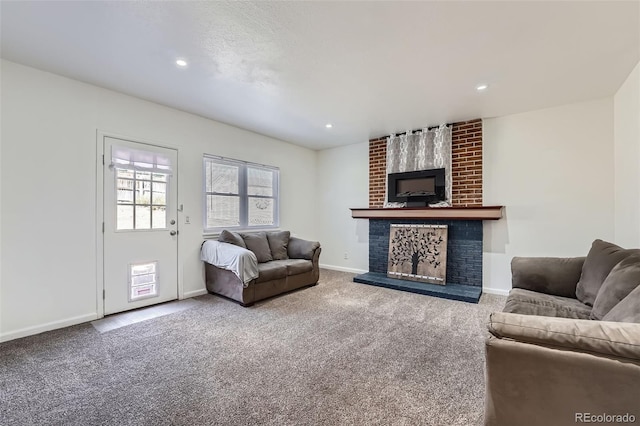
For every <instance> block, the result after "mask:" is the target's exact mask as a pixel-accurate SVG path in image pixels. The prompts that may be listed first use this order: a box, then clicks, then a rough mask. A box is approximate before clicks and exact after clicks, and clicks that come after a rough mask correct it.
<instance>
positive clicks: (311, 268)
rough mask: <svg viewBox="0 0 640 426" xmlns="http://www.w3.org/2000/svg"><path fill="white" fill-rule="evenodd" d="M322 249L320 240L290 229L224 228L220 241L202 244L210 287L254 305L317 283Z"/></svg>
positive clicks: (203, 258)
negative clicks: (294, 234) (250, 230)
mask: <svg viewBox="0 0 640 426" xmlns="http://www.w3.org/2000/svg"><path fill="white" fill-rule="evenodd" d="M320 252H321V247H320V243H318V242H317V241H307V240H304V239H301V238H296V237H291V235H290V232H289V231H279V232H256V233H235V232H230V231H226V230H225V231H222V233H221V234H220V237H219V238H218V241H205V242H204V244H203V246H202V250H201V258H202V260H203V261H204V262H205V277H206V285H207V290H208V291H209V292H210V293H213V294H217V295H220V296H223V297H226V298H229V299H232V300H235V301H237V302H238V303H240V304H241V305H242V306H251V305H253V304H254V303H255V302H257V301H260V300H263V299H266V298H269V297H273V296H277V295H280V294H283V293H286V292H289V291H292V290H296V289H299V288H303V287H308V286H313V285H316V284H317V283H318V279H319V277H320V266H319V259H320Z"/></svg>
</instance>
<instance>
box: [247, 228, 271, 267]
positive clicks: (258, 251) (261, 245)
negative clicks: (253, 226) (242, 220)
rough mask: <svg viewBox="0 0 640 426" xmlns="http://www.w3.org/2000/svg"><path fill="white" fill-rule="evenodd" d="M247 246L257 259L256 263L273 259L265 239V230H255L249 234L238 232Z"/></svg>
mask: <svg viewBox="0 0 640 426" xmlns="http://www.w3.org/2000/svg"><path fill="white" fill-rule="evenodd" d="M240 235H242V239H243V240H244V243H245V244H246V246H247V248H248V249H249V250H251V251H252V252H253V253H254V254H255V255H256V258H257V259H258V263H264V262H269V261H272V260H273V257H272V256H271V249H270V248H269V242H268V241H267V233H266V232H255V233H251V234H240Z"/></svg>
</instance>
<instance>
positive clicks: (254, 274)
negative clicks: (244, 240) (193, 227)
mask: <svg viewBox="0 0 640 426" xmlns="http://www.w3.org/2000/svg"><path fill="white" fill-rule="evenodd" d="M200 260H203V261H205V262H207V263H210V264H212V265H213V266H217V267H218V268H220V269H226V270H228V271H231V272H233V273H234V274H236V275H237V276H238V278H240V280H242V282H243V283H244V286H245V287H247V285H248V284H249V281H251V280H253V279H255V278H258V259H256V255H255V254H254V253H253V252H252V251H250V250H247V249H245V248H242V247H238V246H236V245H233V244H229V243H221V242H220V241H214V240H207V241H205V242H204V244H203V245H202V250H200Z"/></svg>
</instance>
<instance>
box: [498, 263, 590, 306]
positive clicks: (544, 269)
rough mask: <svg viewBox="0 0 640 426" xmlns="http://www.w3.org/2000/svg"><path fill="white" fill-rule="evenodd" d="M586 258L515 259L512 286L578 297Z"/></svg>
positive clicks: (512, 267)
mask: <svg viewBox="0 0 640 426" xmlns="http://www.w3.org/2000/svg"><path fill="white" fill-rule="evenodd" d="M584 260H585V257H567V258H563V257H514V258H513V259H512V260H511V277H512V279H511V285H512V286H513V287H514V288H522V289H525V290H531V291H537V292H538V293H545V294H551V295H554V296H562V297H572V298H574V299H575V297H576V286H577V285H578V281H580V275H581V274H582V265H583V263H584Z"/></svg>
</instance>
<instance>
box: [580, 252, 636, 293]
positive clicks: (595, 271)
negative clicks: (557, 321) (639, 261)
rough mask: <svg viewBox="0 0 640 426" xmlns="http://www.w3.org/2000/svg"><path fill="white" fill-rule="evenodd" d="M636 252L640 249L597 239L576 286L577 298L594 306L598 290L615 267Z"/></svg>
mask: <svg viewBox="0 0 640 426" xmlns="http://www.w3.org/2000/svg"><path fill="white" fill-rule="evenodd" d="M636 253H640V251H638V250H625V249H623V248H622V247H619V246H617V245H615V244H612V243H608V242H606V241H602V240H595V241H594V242H593V244H592V245H591V250H589V254H587V258H586V259H585V261H584V265H583V266H582V274H581V275H580V281H578V285H577V287H576V298H577V299H578V300H580V301H581V302H582V303H585V304H587V305H589V306H593V302H595V300H596V296H597V294H598V290H600V287H601V286H602V283H603V282H604V280H605V278H607V276H608V275H609V272H611V270H612V269H613V267H614V266H616V265H617V264H618V263H619V262H621V261H622V260H623V259H625V258H626V257H627V256H629V255H631V254H636Z"/></svg>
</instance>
